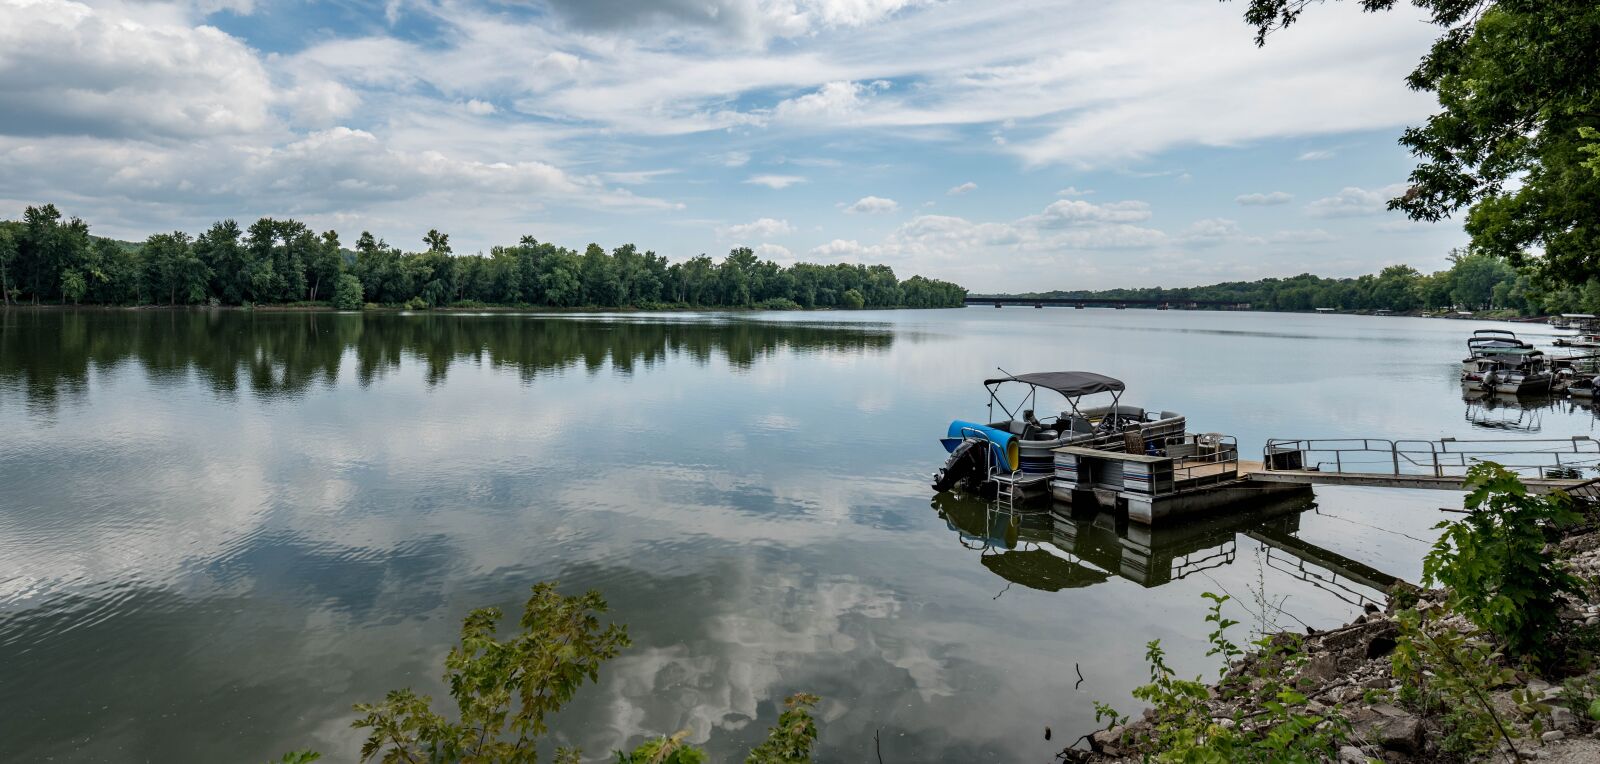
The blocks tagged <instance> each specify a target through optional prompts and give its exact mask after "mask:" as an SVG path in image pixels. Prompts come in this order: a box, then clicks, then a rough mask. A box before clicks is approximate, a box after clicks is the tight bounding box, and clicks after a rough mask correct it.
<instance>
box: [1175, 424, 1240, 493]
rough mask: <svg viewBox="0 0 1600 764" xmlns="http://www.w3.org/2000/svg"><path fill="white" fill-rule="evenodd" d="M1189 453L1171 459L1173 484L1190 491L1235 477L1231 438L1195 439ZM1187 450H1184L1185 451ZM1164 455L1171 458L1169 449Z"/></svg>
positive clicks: (1202, 436) (1236, 451)
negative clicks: (1191, 450)
mask: <svg viewBox="0 0 1600 764" xmlns="http://www.w3.org/2000/svg"><path fill="white" fill-rule="evenodd" d="M1193 437H1194V441H1193V443H1186V444H1184V445H1186V446H1187V445H1193V446H1194V448H1195V450H1194V451H1193V452H1191V453H1185V454H1181V455H1175V456H1173V459H1172V479H1173V484H1174V485H1175V486H1176V485H1182V486H1184V487H1185V488H1193V487H1196V486H1199V485H1204V484H1207V483H1223V482H1227V481H1229V480H1233V479H1235V478H1236V477H1238V473H1239V441H1238V439H1236V438H1234V437H1233V436H1232V435H1221V434H1218V433H1204V434H1199V435H1195V436H1193ZM1186 450H1187V449H1186ZM1168 454H1169V455H1171V450H1170V449H1169V451H1168Z"/></svg>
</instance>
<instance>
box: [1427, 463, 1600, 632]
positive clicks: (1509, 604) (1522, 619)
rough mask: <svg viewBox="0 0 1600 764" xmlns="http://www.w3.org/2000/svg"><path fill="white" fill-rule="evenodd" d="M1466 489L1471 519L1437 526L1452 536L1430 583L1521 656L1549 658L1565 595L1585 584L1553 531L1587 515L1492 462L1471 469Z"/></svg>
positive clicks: (1433, 556)
mask: <svg viewBox="0 0 1600 764" xmlns="http://www.w3.org/2000/svg"><path fill="white" fill-rule="evenodd" d="M1466 488H1467V490H1468V491H1469V493H1468V494H1467V498H1466V510H1467V514H1466V516H1465V517H1463V518H1462V519H1461V520H1459V521H1456V522H1448V521H1447V522H1442V523H1440V524H1439V525H1437V526H1435V527H1437V528H1439V529H1442V530H1443V531H1444V533H1443V534H1442V535H1440V537H1439V540H1438V541H1437V542H1435V543H1434V545H1433V549H1432V550H1431V551H1429V552H1428V556H1427V557H1426V558H1424V560H1423V563H1422V580H1423V583H1424V584H1425V585H1433V584H1435V583H1437V584H1439V585H1441V586H1444V587H1445V588H1447V589H1449V590H1450V604H1451V607H1452V608H1453V609H1455V610H1457V611H1459V612H1460V613H1461V614H1462V615H1463V616H1465V617H1466V618H1467V620H1469V621H1471V622H1472V623H1473V624H1474V625H1475V626H1477V627H1478V628H1481V629H1485V630H1487V631H1489V632H1491V633H1493V634H1494V635H1496V636H1498V637H1499V638H1501V639H1503V640H1505V644H1506V648H1507V650H1508V651H1509V652H1510V653H1511V654H1512V655H1513V656H1516V657H1529V658H1533V659H1535V660H1538V661H1546V660H1549V659H1550V658H1552V657H1553V656H1552V654H1551V652H1552V646H1551V644H1550V642H1549V640H1548V639H1546V636H1547V635H1549V634H1553V633H1555V632H1556V630H1557V627H1559V626H1560V612H1561V607H1562V601H1563V598H1564V596H1566V595H1570V594H1577V593H1578V592H1579V591H1580V588H1581V585H1582V584H1581V582H1580V581H1579V580H1578V579H1577V578H1575V577H1573V576H1572V575H1571V574H1570V573H1568V572H1567V570H1566V568H1565V567H1564V566H1562V565H1561V563H1560V562H1559V561H1557V560H1556V558H1555V554H1554V552H1553V551H1552V550H1551V549H1550V547H1549V543H1548V541H1547V540H1546V538H1545V531H1546V529H1549V528H1554V527H1559V526H1562V525H1568V524H1571V523H1573V522H1576V521H1577V520H1578V519H1579V515H1578V514H1577V513H1576V512H1575V511H1574V510H1573V508H1572V502H1571V499H1569V498H1568V497H1567V496H1566V495H1564V494H1559V493H1557V494H1552V495H1549V496H1533V495H1530V494H1529V493H1528V489H1527V486H1525V485H1523V483H1522V481H1521V480H1520V479H1519V478H1518V477H1517V476H1516V474H1515V473H1513V472H1511V471H1510V470H1507V469H1506V468H1504V467H1502V466H1500V465H1498V464H1494V463H1492V462H1486V463H1483V464H1479V465H1476V466H1474V467H1473V468H1472V469H1471V470H1470V471H1468V473H1467V481H1466Z"/></svg>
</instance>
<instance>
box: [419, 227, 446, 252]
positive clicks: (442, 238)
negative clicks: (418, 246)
mask: <svg viewBox="0 0 1600 764" xmlns="http://www.w3.org/2000/svg"><path fill="white" fill-rule="evenodd" d="M422 243H424V244H426V245H428V251H429V252H443V253H444V254H447V255H448V254H450V234H447V233H439V229H437V228H429V229H428V232H427V233H426V234H423V236H422Z"/></svg>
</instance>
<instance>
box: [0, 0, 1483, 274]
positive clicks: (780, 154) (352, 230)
mask: <svg viewBox="0 0 1600 764" xmlns="http://www.w3.org/2000/svg"><path fill="white" fill-rule="evenodd" d="M1243 11H1244V6H1243V4H1242V1H1241V2H1223V3H1219V2H1216V1H1215V0H1118V2H1115V3H1107V2H1102V1H1091V2H1079V1H1078V0H1014V1H1008V0H498V1H496V0H386V1H385V2H366V1H365V0H325V1H323V2H298V1H297V0H282V1H280V2H266V1H265V0H192V1H191V2H154V1H151V2H145V1H140V0H112V1H109V2H100V1H99V0H90V1H87V2H70V1H68V0H0V218H17V217H20V216H21V213H22V210H23V208H24V207H25V206H26V205H29V204H39V203H43V202H53V203H55V204H56V205H57V206H58V207H60V208H61V209H62V210H63V212H64V213H66V214H68V215H75V216H79V217H82V218H83V219H85V220H87V221H88V222H89V223H90V224H91V226H92V230H93V232H94V233H96V234H99V235H104V236H112V237H116V238H122V239H129V240H141V239H143V238H144V237H146V236H148V235H149V234H152V233H156V232H161V231H170V230H175V229H181V230H186V231H189V232H191V233H197V232H199V231H201V230H203V229H204V228H205V227H206V226H208V225H209V224H210V223H211V222H212V221H215V220H218V219H222V218H236V219H239V220H241V221H249V220H254V219H255V218H257V217H261V216H272V217H293V218H296V219H299V220H303V221H305V222H306V223H307V224H309V225H311V226H313V227H315V228H317V229H319V230H326V229H333V230H336V231H338V232H339V234H340V235H341V237H342V238H343V240H344V242H345V244H346V245H347V246H348V245H350V244H351V243H353V242H354V241H355V238H356V236H357V235H359V234H360V232H361V231H363V230H370V231H372V232H373V233H374V235H377V236H379V237H382V238H385V239H387V240H388V241H389V242H390V243H392V244H396V245H399V246H401V247H404V248H407V249H413V250H414V249H420V248H421V247H422V235H423V234H424V233H425V232H426V231H427V230H428V229H430V228H437V229H439V230H442V231H444V232H446V233H448V234H450V241H451V244H452V245H453V246H454V248H455V251H456V252H457V253H469V252H478V251H483V252H487V251H488V250H489V248H490V247H492V246H495V245H498V244H513V243H515V242H516V241H517V240H518V239H519V238H520V237H522V236H525V235H531V236H533V237H534V238H536V239H538V240H540V241H550V242H555V243H557V244H561V245H564V246H569V247H573V248H581V247H583V246H584V245H585V244H587V243H589V242H597V243H599V244H600V245H601V246H604V247H606V248H608V249H609V248H613V247H616V246H619V245H621V244H624V243H634V244H636V245H638V246H639V247H640V248H641V249H649V250H654V251H656V252H658V253H660V254H664V255H666V256H668V257H669V258H671V259H673V260H679V259H683V258H688V257H693V256H695V255H697V254H701V253H706V254H710V255H712V256H713V257H717V258H720V257H721V256H722V255H724V254H726V252H727V251H728V250H729V249H731V248H733V247H737V246H749V247H752V248H754V249H755V250H756V251H757V253H758V254H760V255H761V256H762V257H764V258H770V259H772V260H775V261H777V262H779V263H783V264H789V263H793V262H796V261H805V262H822V263H834V262H850V263H885V264H888V265H890V266H892V267H893V268H894V269H895V272H896V273H897V274H898V275H900V276H901V277H902V278H904V277H908V276H910V275H912V274H922V275H925V276H929V277H933V278H942V279H948V280H952V281H956V282H957V283H960V284H962V285H963V286H966V287H968V288H969V289H973V290H976V291H1034V290H1048V289H1102V288H1114V287H1142V286H1167V287H1174V286H1192V285H1197V284H1205V283H1214V282H1217V281H1225V280H1237V279H1255V278H1262V277H1268V276H1292V275H1295V274H1299V273H1304V272H1312V273H1316V274H1318V275H1324V276H1356V275H1360V274H1362V273H1369V272H1374V271H1377V270H1378V269H1381V268H1382V267H1384V266H1387V265H1393V264H1396V263H1406V264H1410V265H1413V266H1415V267H1417V268H1419V269H1421V270H1424V271H1432V270H1437V269H1440V268H1443V267H1445V266H1446V265H1447V263H1446V260H1445V257H1446V254H1447V253H1448V251H1449V250H1450V248H1451V247H1454V246H1458V245H1460V244H1462V243H1464V241H1465V238H1466V237H1465V235H1464V234H1463V233H1462V232H1461V229H1460V222H1459V220H1456V221H1449V220H1447V221H1444V222H1441V223H1439V224H1432V225H1430V224H1423V223H1414V222H1411V221H1408V220H1406V219H1405V218H1404V216H1403V215H1400V214H1398V213H1393V212H1388V211H1386V210H1385V209H1384V201H1385V200H1386V199H1387V198H1389V197H1390V196H1392V195H1394V194H1395V192H1396V190H1397V189H1399V188H1403V186H1402V185H1401V184H1403V183H1404V181H1405V179H1406V176H1407V174H1408V173H1409V172H1410V170H1411V169H1412V167H1413V166H1414V163H1413V161H1412V158H1411V157H1410V156H1409V154H1408V153H1407V152H1406V151H1405V150H1404V149H1403V148H1402V147H1400V146H1399V145H1398V144H1397V143H1396V139H1397V138H1398V137H1399V135H1400V132H1401V130H1403V129H1404V127H1405V126H1407V125H1411V124H1418V123H1420V122H1421V121H1423V120H1425V119H1426V118H1427V116H1428V115H1429V114H1431V113H1432V112H1433V111H1434V109H1435V107H1436V104H1435V102H1434V101H1433V99H1432V97H1431V96H1430V95H1429V94H1426V93H1415V92H1412V91H1410V90H1408V89H1407V88H1406V87H1405V83H1404V77H1405V75H1406V74H1407V73H1408V72H1409V71H1410V70H1411V68H1412V67H1413V66H1414V65H1415V64H1416V62H1417V60H1418V58H1419V57H1420V56H1421V55H1422V54H1423V53H1424V52H1425V51H1426V49H1427V46H1428V45H1429V43H1430V42H1431V41H1432V40H1433V38H1434V37H1435V36H1436V34H1437V31H1438V30H1437V29H1436V28H1435V27H1431V26H1428V25H1427V24H1425V23H1423V21H1422V17H1421V16H1420V15H1418V14H1417V12H1416V11H1414V10H1412V9H1409V8H1405V9H1399V10H1396V11H1393V12H1390V13H1383V14H1363V13H1361V12H1359V9H1358V8H1356V7H1354V6H1353V5H1352V4H1351V3H1345V2H1339V3H1328V4H1322V5H1314V6H1312V7H1311V8H1310V9H1309V10H1308V12H1307V13H1306V14H1305V16H1304V17H1303V18H1302V20H1301V22H1300V23H1299V24H1296V25H1295V26H1293V27H1291V28H1289V29H1287V30H1283V31H1281V32H1278V33H1275V34H1273V35H1272V36H1271V37H1269V39H1268V44H1267V45H1266V47H1265V48H1257V47H1256V46H1255V44H1254V42H1253V36H1254V30H1253V29H1252V28H1250V27H1248V26H1247V25H1246V24H1245V23H1244V22H1243V20H1242V14H1243Z"/></svg>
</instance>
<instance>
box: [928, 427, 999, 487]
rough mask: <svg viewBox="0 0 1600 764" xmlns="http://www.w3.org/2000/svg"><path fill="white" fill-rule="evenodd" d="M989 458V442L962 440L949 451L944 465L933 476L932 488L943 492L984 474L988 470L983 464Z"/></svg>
mask: <svg viewBox="0 0 1600 764" xmlns="http://www.w3.org/2000/svg"><path fill="white" fill-rule="evenodd" d="M988 459H989V442H988V441H984V440H971V439H968V440H963V441H961V444H960V445H958V446H956V447H955V450H953V451H951V452H950V458H949V459H946V460H945V461H944V466H943V467H940V468H939V471H938V472H937V473H935V474H934V476H933V490H935V491H938V492H940V493H943V492H945V491H948V490H950V489H951V488H954V487H956V486H957V485H959V484H961V483H962V482H963V481H967V480H970V479H972V478H975V477H978V476H980V475H985V474H987V473H988V470H986V469H985V466H986V465H987V464H988Z"/></svg>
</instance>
